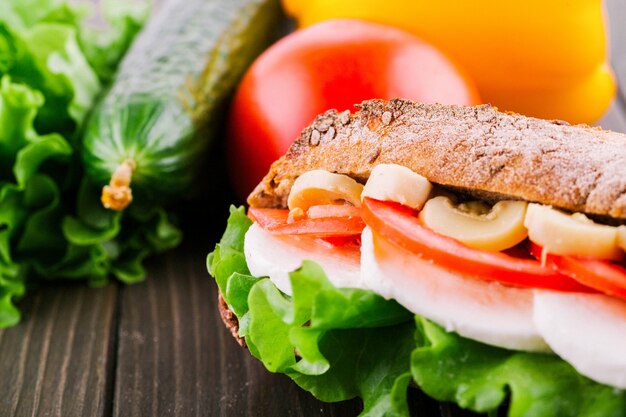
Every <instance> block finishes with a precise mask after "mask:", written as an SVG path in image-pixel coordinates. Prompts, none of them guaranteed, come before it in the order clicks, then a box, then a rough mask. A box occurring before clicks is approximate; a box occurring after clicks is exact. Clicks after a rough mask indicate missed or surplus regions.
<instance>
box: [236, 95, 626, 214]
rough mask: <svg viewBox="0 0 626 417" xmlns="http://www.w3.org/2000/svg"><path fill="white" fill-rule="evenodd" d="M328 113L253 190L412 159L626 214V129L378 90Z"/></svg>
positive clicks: (413, 164) (282, 193)
mask: <svg viewBox="0 0 626 417" xmlns="http://www.w3.org/2000/svg"><path fill="white" fill-rule="evenodd" d="M359 108H360V111H358V112H356V113H354V114H350V113H349V112H348V111H346V112H343V113H338V112H336V111H335V110H331V111H328V112H326V113H324V114H322V115H320V116H318V117H317V118H316V119H315V121H314V122H313V123H312V124H311V125H310V126H309V127H307V128H306V129H304V131H303V132H302V134H301V135H300V138H299V139H297V140H296V141H295V142H294V144H293V145H292V146H291V148H290V149H289V151H288V152H287V154H286V155H285V156H283V157H282V158H280V159H279V160H278V161H276V162H275V163H274V164H273V165H272V167H271V169H270V171H269V173H268V174H267V175H266V176H265V178H264V179H263V180H262V182H261V183H260V184H259V185H258V186H257V187H256V189H255V190H254V191H253V192H252V194H250V196H249V197H248V204H249V205H250V206H252V207H287V197H288V195H289V191H290V190H291V186H292V185H293V182H294V181H295V180H296V178H298V177H299V176H300V175H301V174H303V173H305V172H307V171H310V170H313V169H324V170H327V171H331V172H336V173H340V174H346V175H349V176H351V177H353V178H355V179H356V180H358V181H360V182H365V181H366V180H367V178H368V177H369V175H370V172H371V171H372V169H373V167H374V166H376V165H377V164H383V163H387V164H389V163H392V164H400V165H404V166H406V167H408V168H410V169H412V170H413V171H415V172H417V173H418V174H420V175H423V176H424V177H426V178H427V179H429V180H430V181H431V182H433V183H436V184H439V185H442V186H445V187H448V188H451V189H455V190H457V191H461V192H463V193H466V194H469V195H471V196H473V197H477V198H482V199H487V200H499V199H504V198H506V199H519V200H526V201H529V202H539V203H543V204H549V205H552V206H555V207H558V208H561V209H564V210H568V211H573V212H583V213H587V214H590V215H594V216H599V217H612V218H614V219H617V220H620V222H621V220H623V219H626V135H624V134H621V133H616V132H611V131H606V130H602V129H600V128H595V127H589V126H585V125H577V126H570V125H568V124H567V123H565V122H562V121H548V120H541V119H535V118H530V117H525V116H521V115H518V114H509V113H502V112H499V111H498V110H497V109H496V108H495V107H492V106H490V105H481V106H476V107H463V106H446V105H439V104H422V103H414V102H411V101H407V100H392V101H383V100H370V101H365V102H363V103H362V104H361V105H360V106H359Z"/></svg>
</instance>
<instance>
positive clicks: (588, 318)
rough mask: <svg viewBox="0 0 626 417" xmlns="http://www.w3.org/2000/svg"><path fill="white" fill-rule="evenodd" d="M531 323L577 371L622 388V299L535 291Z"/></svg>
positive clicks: (625, 329) (625, 379) (625, 362)
mask: <svg viewBox="0 0 626 417" xmlns="http://www.w3.org/2000/svg"><path fill="white" fill-rule="evenodd" d="M534 318H535V323H536V325H537V328H538V329H539V332H540V333H541V334H542V335H543V337H544V339H545V340H546V342H547V343H548V345H549V346H550V347H551V348H552V350H554V352H555V353H557V354H558V355H559V356H561V357H562V358H563V359H564V360H565V361H567V362H569V363H570V364H571V365H572V366H573V367H574V368H576V370H577V371H578V372H580V373H581V374H583V375H585V376H587V377H589V378H591V379H593V380H596V381H598V382H601V383H604V384H608V385H612V386H614V387H617V388H622V389H624V388H626V354H625V352H626V302H624V301H621V300H619V299H616V298H612V297H608V296H606V295H602V294H564V293H556V292H547V291H536V293H535V315H534Z"/></svg>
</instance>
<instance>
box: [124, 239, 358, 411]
mask: <svg viewBox="0 0 626 417" xmlns="http://www.w3.org/2000/svg"><path fill="white" fill-rule="evenodd" d="M208 250H209V246H208V245H206V244H205V245H193V244H188V245H186V246H184V247H182V248H181V249H179V250H177V251H175V252H173V253H170V254H168V255H165V256H163V257H162V258H160V259H158V260H155V262H153V263H152V264H151V268H150V278H149V279H148V280H147V281H146V282H145V283H142V284H139V285H135V286H131V287H127V288H125V289H124V290H123V297H122V305H121V321H120V329H119V332H120V333H119V349H118V360H117V372H116V379H115V396H114V410H113V415H114V416H116V417H123V416H133V415H158V416H163V417H165V416H233V415H244V414H246V415H254V416H259V417H262V416H278V415H280V416H308V415H328V416H339V415H356V414H358V410H359V407H360V405H359V403H358V402H356V401H353V402H347V403H343V404H340V405H328V404H322V403H320V402H318V401H316V400H315V399H314V398H313V397H312V396H311V395H310V394H308V393H306V392H304V391H302V390H300V389H298V388H297V386H296V385H295V384H293V383H292V382H291V381H290V380H289V379H288V378H287V377H285V376H283V375H272V374H270V373H269V372H267V371H266V370H265V368H263V366H262V365H261V364H260V363H259V362H258V361H256V360H255V359H253V358H252V357H251V356H250V354H249V352H248V351H247V350H244V349H242V348H241V347H239V345H237V344H236V343H235V341H234V339H233V338H232V336H231V335H230V334H229V333H228V332H227V331H226V329H225V328H224V326H223V325H222V323H221V320H220V318H219V314H218V312H217V305H216V299H217V293H216V287H215V284H214V282H213V280H212V279H211V278H210V277H209V275H208V273H207V272H206V268H205V266H204V265H205V257H206V254H207V252H208Z"/></svg>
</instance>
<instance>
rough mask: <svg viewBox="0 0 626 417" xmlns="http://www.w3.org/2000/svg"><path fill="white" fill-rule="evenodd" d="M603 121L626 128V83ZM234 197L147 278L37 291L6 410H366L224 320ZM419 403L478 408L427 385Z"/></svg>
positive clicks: (426, 411) (1, 387) (421, 406)
mask: <svg viewBox="0 0 626 417" xmlns="http://www.w3.org/2000/svg"><path fill="white" fill-rule="evenodd" d="M0 1H1V0H0ZM607 7H608V10H609V17H610V18H611V20H612V25H611V36H612V39H613V43H612V45H611V51H612V54H613V64H614V68H615V70H616V73H617V75H618V76H619V78H620V79H621V80H622V85H626V26H625V25H624V23H623V22H624V20H625V19H626V2H624V0H608V1H607ZM600 124H601V125H602V126H603V127H606V128H610V129H613V130H618V131H623V132H626V93H625V92H624V91H621V92H620V98H619V99H618V100H616V102H615V103H614V105H613V106H612V108H611V110H610V112H609V113H608V114H607V115H606V117H605V118H604V119H603V120H602V121H601V122H600ZM214 163H217V162H215V161H214ZM220 180H225V179H220ZM229 199H230V196H223V195H222V196H219V198H214V199H211V200H213V201H215V200H219V201H223V202H222V203H221V204H219V205H218V206H214V210H216V211H215V212H213V213H206V212H198V211H196V212H195V213H194V214H193V215H194V216H199V217H201V218H204V219H210V220H211V221H206V222H203V223H202V224H201V225H199V224H197V223H192V222H189V224H188V225H187V227H186V232H187V237H188V238H187V240H186V243H185V244H184V245H183V246H182V247H180V248H179V249H177V250H175V251H173V252H170V253H168V254H165V255H162V256H159V257H157V258H154V259H152V260H151V261H150V263H149V277H148V279H147V280H146V282H144V283H141V284H138V285H134V286H121V285H118V284H115V283H112V284H110V285H108V286H106V287H105V288H101V289H90V288H87V287H85V286H84V285H82V284H73V285H72V284H54V285H46V286H44V287H42V288H40V289H37V290H34V291H33V292H31V293H30V294H29V296H28V297H26V299H25V300H23V302H22V303H21V304H20V308H21V309H22V311H23V312H24V317H23V320H22V323H21V324H20V325H18V326H16V327H13V328H10V329H6V330H2V331H0V417H5V416H7V417H8V416H11V417H12V416H19V417H22V416H55V417H73V416H94V417H100V416H116V417H126V416H159V417H168V416H259V417H264V416H268V417H270V416H271V417H282V416H337V417H339V416H356V415H357V414H358V413H359V411H360V408H361V405H360V403H359V402H358V401H356V400H354V401H347V402H343V403H340V404H324V403H321V402H319V401H317V400H315V399H314V398H313V397H312V396H311V395H310V394H308V393H306V392H304V391H302V390H300V389H298V388H297V387H296V385H295V384H294V383H292V382H291V381H290V380H289V379H288V378H287V377H285V376H282V375H273V374H270V373H269V372H267V371H266V370H265V369H264V368H263V366H262V365H261V364H260V363H259V362H258V361H256V360H254V359H252V357H251V356H250V355H249V353H248V352H247V351H246V350H243V349H241V348H240V347H239V346H238V345H237V344H236V343H235V342H234V340H233V339H232V337H231V336H230V334H229V333H228V332H227V331H226V330H225V329H224V327H223V326H222V325H221V322H220V319H219V315H218V313H217V309H216V303H215V302H216V287H215V284H214V283H213V281H212V280H211V279H210V278H209V276H208V274H207V272H206V267H205V257H206V254H207V253H208V252H209V251H210V250H211V249H212V247H213V246H214V244H215V242H216V241H217V239H218V238H219V234H220V233H221V231H222V230H223V227H224V224H225V219H226V213H227V210H226V209H227V205H226V201H229ZM205 204H206V206H205ZM209 204H210V201H209V200H207V201H206V202H202V203H201V204H199V206H201V207H207V206H208V205H209ZM188 217H189V218H190V217H191V216H188ZM411 409H412V411H413V414H415V415H420V416H445V417H451V416H454V417H458V416H465V415H470V413H467V412H462V411H460V410H458V409H457V408H456V407H454V406H452V405H449V404H438V403H436V402H434V401H431V400H428V399H427V398H425V397H424V396H423V395H422V394H420V393H419V392H417V390H413V392H412V395H411Z"/></svg>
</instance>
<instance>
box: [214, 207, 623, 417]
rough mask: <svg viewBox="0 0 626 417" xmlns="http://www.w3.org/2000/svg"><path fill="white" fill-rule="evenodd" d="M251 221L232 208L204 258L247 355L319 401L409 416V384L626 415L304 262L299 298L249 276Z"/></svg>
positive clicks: (523, 361) (482, 408) (530, 410)
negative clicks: (353, 402) (357, 403)
mask: <svg viewBox="0 0 626 417" xmlns="http://www.w3.org/2000/svg"><path fill="white" fill-rule="evenodd" d="M250 225H251V222H250V220H249V219H248V218H247V217H246V215H245V212H244V210H243V208H240V209H235V208H231V212H230V218H229V220H228V226H227V228H226V232H225V233H224V236H223V238H222V240H221V241H220V243H219V244H218V245H217V246H216V248H215V250H214V251H213V252H212V253H211V254H210V255H209V256H208V258H207V266H208V269H209V272H210V273H211V275H213V276H214V277H215V280H216V282H217V285H218V287H219V290H220V292H221V294H222V295H223V296H224V298H225V300H226V302H227V303H228V305H229V306H230V308H231V309H232V310H233V312H234V313H235V314H236V315H237V317H238V318H239V324H240V336H242V337H244V338H245V340H246V343H247V345H248V348H249V349H250V353H251V354H252V355H254V356H255V357H256V358H258V359H259V360H260V361H261V362H262V363H263V364H264V366H265V367H266V368H267V369H268V370H269V371H271V372H281V373H284V374H286V375H288V376H289V377H291V378H292V379H293V380H294V381H295V382H296V383H297V384H298V385H299V386H301V387H302V388H304V389H305V390H307V391H309V392H311V393H312V394H313V395H314V396H316V397H317V398H318V399H320V400H322V401H327V402H335V401H342V400H346V399H349V398H354V397H359V398H361V399H362V400H363V405H364V408H363V412H362V413H361V415H362V416H408V415H409V411H408V407H407V391H408V387H409V385H410V384H411V383H413V384H415V385H417V386H419V387H420V388H421V389H422V390H423V391H424V392H425V393H427V394H428V395H430V396H432V397H434V398H435V399H437V400H440V401H454V402H456V403H457V404H458V405H459V406H460V407H462V408H466V409H469V410H472V411H476V412H495V411H496V410H498V409H500V408H502V407H507V406H508V415H509V416H510V417H522V416H524V417H552V416H582V417H600V416H626V393H625V392H624V391H620V390H617V389H614V388H611V387H607V386H604V385H601V384H598V383H595V382H593V381H591V380H589V379H588V378H585V377H583V376H581V375H580V374H578V373H577V372H576V371H575V370H574V369H573V368H572V367H571V366H570V365H569V364H567V363H566V362H564V361H563V360H561V359H560V358H558V357H557V356H554V355H548V354H535V353H526V352H515V351H510V350H506V349H501V348H496V347H492V346H487V345H485V344H482V343H479V342H475V341H472V340H468V339H465V338H463V337H460V336H459V335H457V334H454V333H448V332H446V331H445V330H443V329H442V328H441V327H439V326H437V325H435V324H433V323H431V322H429V321H428V320H426V319H424V318H422V317H419V316H414V315H412V314H411V313H409V312H408V311H406V310H405V309H404V308H402V307H400V306H399V305H398V304H397V303H395V302H394V301H389V300H385V299H383V298H381V297H380V296H378V295H376V294H374V293H373V292H370V291H365V290H358V289H345V288H335V287H333V286H332V284H331V283H330V282H329V281H328V279H327V278H326V276H325V274H324V272H323V270H322V269H321V268H320V267H319V266H318V265H317V264H315V263H314V262H311V261H305V262H304V263H303V265H302V267H301V268H299V269H298V270H296V271H294V272H293V273H292V274H291V275H290V279H291V286H292V290H293V295H292V296H287V295H285V294H283V293H282V292H280V291H279V290H278V289H277V288H276V287H275V286H274V285H273V284H272V282H271V281H270V280H269V279H267V278H257V277H254V276H252V275H250V271H249V270H248V267H247V265H246V260H245V256H244V254H243V242H244V236H245V233H246V231H247V230H248V228H249V227H250Z"/></svg>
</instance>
